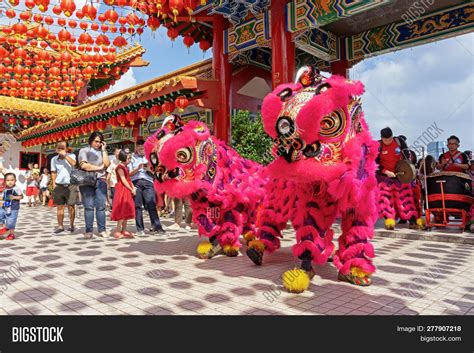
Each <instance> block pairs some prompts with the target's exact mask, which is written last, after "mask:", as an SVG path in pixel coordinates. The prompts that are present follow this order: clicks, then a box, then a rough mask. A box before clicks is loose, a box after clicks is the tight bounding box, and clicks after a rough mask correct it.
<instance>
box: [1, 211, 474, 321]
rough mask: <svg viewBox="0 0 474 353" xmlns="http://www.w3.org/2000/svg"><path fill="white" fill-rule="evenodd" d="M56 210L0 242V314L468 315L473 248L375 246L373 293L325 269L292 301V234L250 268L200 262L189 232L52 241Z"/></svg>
mask: <svg viewBox="0 0 474 353" xmlns="http://www.w3.org/2000/svg"><path fill="white" fill-rule="evenodd" d="M55 211H56V210H55V209H52V208H31V209H26V208H22V209H21V211H20V217H19V220H18V227H17V228H18V230H17V236H18V238H17V239H16V240H14V241H12V242H7V241H0V259H2V260H3V261H1V262H0V273H1V272H8V271H9V268H10V266H11V265H12V264H14V263H16V264H18V265H19V269H20V275H19V276H18V277H15V278H13V279H12V280H11V281H9V282H7V283H6V282H5V281H4V280H3V282H2V284H7V289H6V290H3V292H2V295H0V315H49V314H51V315H170V314H173V315H174V314H176V315H418V314H424V315H436V314H442V315H458V314H459V315H474V286H472V285H471V284H470V283H472V266H473V265H474V246H472V245H466V244H454V243H444V242H443V243H442V242H433V241H426V240H405V239H394V238H386V237H376V238H375V239H374V246H375V252H376V255H377V257H376V259H375V265H376V266H377V272H376V274H375V275H374V276H373V284H372V286H370V287H356V286H352V285H350V284H348V283H343V282H339V281H337V271H336V269H335V267H334V265H333V264H331V263H328V264H325V265H323V266H315V270H316V276H315V277H314V278H313V280H312V281H311V286H310V288H309V289H308V290H307V291H306V292H304V293H303V294H300V295H296V294H291V293H287V292H286V291H285V290H284V288H283V287H282V283H281V275H282V274H283V273H284V272H285V271H286V270H288V269H291V268H293V267H294V266H295V264H297V262H295V259H294V258H293V256H292V252H291V246H292V245H293V243H294V231H292V230H291V229H288V230H286V231H285V232H284V239H283V241H282V249H280V250H279V251H278V252H276V253H274V254H271V255H266V256H265V258H264V263H263V266H261V267H257V266H254V265H253V264H252V263H251V261H250V260H249V259H248V258H247V257H246V256H245V255H242V254H240V255H239V256H237V257H235V258H227V257H225V256H218V257H215V258H213V259H211V260H201V259H199V258H198V257H197V256H196V254H195V247H196V245H197V244H198V243H199V238H198V236H197V232H196V231H195V230H193V231H185V230H184V229H183V230H180V231H178V232H176V231H168V236H167V237H162V236H154V235H148V234H147V235H146V236H143V237H137V238H135V239H122V240H116V239H113V238H107V239H102V238H98V237H94V238H93V239H90V240H85V239H83V238H82V234H81V231H83V226H84V222H83V219H82V216H81V215H79V216H78V222H77V228H78V230H77V231H76V232H75V233H74V234H65V235H61V236H56V235H53V234H52V230H53V229H54V227H55V219H56V215H55ZM162 221H163V224H164V225H165V226H167V225H170V224H171V222H170V219H168V218H164V219H163V220H162ZM109 226H111V225H110V224H109ZM335 228H336V229H339V228H338V226H337V225H336V226H335ZM398 232H410V231H408V230H406V229H400V230H398ZM336 233H337V231H336ZM243 250H245V249H243ZM242 253H243V254H244V253H245V252H244V251H242ZM447 279H448V280H447Z"/></svg>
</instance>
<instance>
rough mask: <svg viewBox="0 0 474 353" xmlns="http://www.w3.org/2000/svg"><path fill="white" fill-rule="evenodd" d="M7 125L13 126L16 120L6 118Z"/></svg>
mask: <svg viewBox="0 0 474 353" xmlns="http://www.w3.org/2000/svg"><path fill="white" fill-rule="evenodd" d="M8 124H10V126H13V125H15V124H16V118H14V117H10V118H8Z"/></svg>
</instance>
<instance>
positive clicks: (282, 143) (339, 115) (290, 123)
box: [262, 66, 367, 182]
mask: <svg viewBox="0 0 474 353" xmlns="http://www.w3.org/2000/svg"><path fill="white" fill-rule="evenodd" d="M363 92H364V86H363V84H362V83H361V82H358V81H350V80H347V79H345V78H343V77H340V76H331V77H330V78H325V77H323V76H322V75H320V73H319V71H318V70H317V69H315V68H314V67H311V66H305V67H303V68H301V69H300V70H299V71H298V74H297V79H296V81H295V83H294V84H283V85H280V86H278V87H277V88H276V89H275V90H274V91H273V92H271V93H270V94H269V95H267V96H266V97H265V99H264V101H263V105H262V119H263V124H264V128H265V131H266V133H267V134H268V135H270V136H271V137H272V138H273V141H274V145H273V149H272V152H273V154H274V156H275V157H276V159H275V161H274V162H273V163H272V164H271V165H270V172H271V173H272V174H274V175H275V176H279V177H282V178H284V179H290V180H295V181H308V182H313V181H330V180H332V179H333V178H335V177H339V176H341V175H342V174H343V173H344V172H345V171H346V170H347V165H346V164H347V161H348V160H349V159H350V151H349V150H351V149H353V148H355V146H351V145H354V144H358V142H357V141H355V140H356V137H357V135H358V134H361V133H363V132H364V131H366V130H367V126H366V124H365V121H364V118H363V112H362V108H361V103H360V99H359V98H358V96H359V95H361V94H362V93H363ZM359 142H360V141H359ZM359 147H360V143H359ZM352 152H354V151H352Z"/></svg>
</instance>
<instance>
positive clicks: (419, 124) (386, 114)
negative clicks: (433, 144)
mask: <svg viewBox="0 0 474 353" xmlns="http://www.w3.org/2000/svg"><path fill="white" fill-rule="evenodd" d="M473 53H474V35H473V34H468V35H464V36H460V37H456V38H452V39H448V40H444V41H440V42H436V43H432V44H426V45H422V46H419V47H416V48H412V49H405V50H401V51H398V52H396V53H391V54H386V55H383V56H380V57H376V58H371V59H367V60H364V61H363V62H361V63H359V64H358V65H356V66H355V67H354V68H353V69H351V78H353V79H357V80H361V81H362V82H363V83H364V84H365V87H366V93H365V94H364V96H363V105H364V110H365V117H366V119H367V122H368V123H369V126H370V127H371V131H372V134H373V135H374V137H376V138H378V136H379V131H380V129H382V128H383V127H385V126H390V127H392V129H393V130H394V133H395V134H397V135H405V136H407V137H408V140H409V141H408V142H409V144H410V143H413V142H414V140H416V139H417V138H418V137H419V136H420V135H421V134H422V133H423V132H424V131H425V129H426V128H428V127H429V126H430V125H431V124H432V123H433V122H436V123H437V126H439V127H440V128H441V129H442V130H444V132H443V133H442V134H441V135H440V136H439V138H438V139H437V140H444V139H446V138H447V137H448V136H450V135H452V134H454V135H457V136H459V137H460V139H461V145H462V146H461V149H463V150H465V149H472V148H473V147H474V143H473V116H474V114H473V113H474V90H473V88H474V85H473V83H474V70H473V65H474V61H473Z"/></svg>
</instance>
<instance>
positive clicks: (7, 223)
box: [0, 173, 23, 240]
mask: <svg viewBox="0 0 474 353" xmlns="http://www.w3.org/2000/svg"><path fill="white" fill-rule="evenodd" d="M2 196H3V197H2V201H1V203H2V207H0V224H3V228H1V229H0V236H2V235H3V234H5V233H7V232H8V236H7V237H6V240H13V239H15V234H13V233H14V231H15V226H16V220H17V218H18V213H19V212H20V200H21V199H23V193H22V192H21V190H20V188H18V187H16V175H15V174H13V173H6V174H5V188H4V190H3V193H2Z"/></svg>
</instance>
